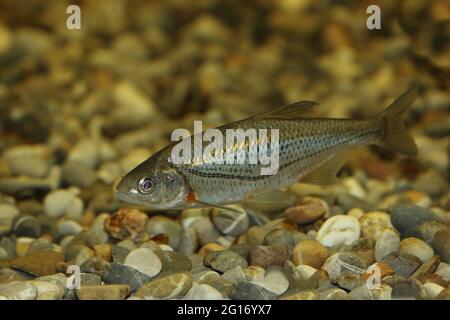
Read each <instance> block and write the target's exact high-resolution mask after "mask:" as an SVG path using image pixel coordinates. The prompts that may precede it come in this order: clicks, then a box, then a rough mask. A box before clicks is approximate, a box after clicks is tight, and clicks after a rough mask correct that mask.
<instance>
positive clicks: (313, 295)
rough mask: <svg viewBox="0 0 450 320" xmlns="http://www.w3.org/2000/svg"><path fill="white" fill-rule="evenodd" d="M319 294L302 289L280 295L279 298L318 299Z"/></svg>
mask: <svg viewBox="0 0 450 320" xmlns="http://www.w3.org/2000/svg"><path fill="white" fill-rule="evenodd" d="M319 298H320V294H319V293H318V292H316V291H302V292H296V293H293V294H289V295H285V296H282V297H280V300H319Z"/></svg>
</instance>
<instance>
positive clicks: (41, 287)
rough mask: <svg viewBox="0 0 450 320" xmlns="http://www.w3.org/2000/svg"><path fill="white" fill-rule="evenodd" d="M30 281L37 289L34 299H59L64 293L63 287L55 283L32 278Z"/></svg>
mask: <svg viewBox="0 0 450 320" xmlns="http://www.w3.org/2000/svg"><path fill="white" fill-rule="evenodd" d="M31 283H32V284H33V285H34V286H35V287H36V289H37V298H36V300H60V299H61V298H62V297H63V295H64V289H62V288H61V287H60V286H58V285H57V284H54V283H51V282H48V281H41V280H34V281H31Z"/></svg>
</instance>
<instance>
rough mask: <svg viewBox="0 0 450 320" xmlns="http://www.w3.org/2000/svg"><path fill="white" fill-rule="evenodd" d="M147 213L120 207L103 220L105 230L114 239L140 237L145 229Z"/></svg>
mask: <svg viewBox="0 0 450 320" xmlns="http://www.w3.org/2000/svg"><path fill="white" fill-rule="evenodd" d="M147 222H148V217H147V215H146V214H145V213H144V212H142V211H140V210H137V209H128V208H122V209H119V210H118V211H116V212H115V213H114V214H113V215H112V216H110V217H107V218H106V219H105V222H104V227H105V230H106V232H107V233H108V234H109V235H110V236H111V237H112V238H114V239H119V240H124V239H127V238H130V239H132V240H139V239H141V238H142V237H143V236H144V234H145V231H146V226H147Z"/></svg>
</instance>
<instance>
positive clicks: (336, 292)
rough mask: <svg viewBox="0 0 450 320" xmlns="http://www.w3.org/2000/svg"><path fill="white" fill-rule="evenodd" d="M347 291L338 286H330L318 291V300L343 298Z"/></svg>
mask: <svg viewBox="0 0 450 320" xmlns="http://www.w3.org/2000/svg"><path fill="white" fill-rule="evenodd" d="M346 296H347V292H345V291H344V290H342V289H340V288H331V289H327V290H323V291H321V292H320V296H319V298H320V300H344V299H345V298H346Z"/></svg>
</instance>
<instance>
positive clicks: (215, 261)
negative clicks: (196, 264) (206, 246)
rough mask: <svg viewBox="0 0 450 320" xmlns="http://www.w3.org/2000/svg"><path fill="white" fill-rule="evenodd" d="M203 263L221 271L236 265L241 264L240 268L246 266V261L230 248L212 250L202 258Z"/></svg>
mask: <svg viewBox="0 0 450 320" xmlns="http://www.w3.org/2000/svg"><path fill="white" fill-rule="evenodd" d="M204 264H205V266H207V267H210V268H212V269H214V270H216V271H218V272H221V273H224V272H225V271H227V270H229V269H231V268H234V267H236V266H241V267H242V268H245V267H247V261H246V260H245V259H244V258H242V257H241V256H240V255H238V254H237V253H235V252H233V251H230V250H220V251H212V252H210V253H208V254H207V255H206V256H205V258H204Z"/></svg>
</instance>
